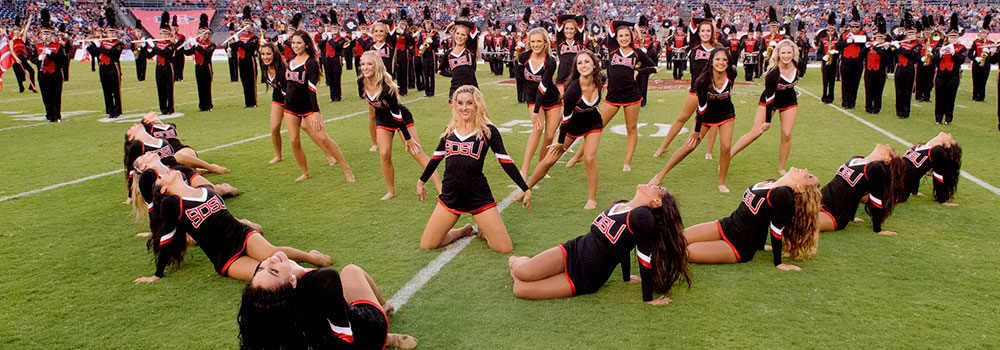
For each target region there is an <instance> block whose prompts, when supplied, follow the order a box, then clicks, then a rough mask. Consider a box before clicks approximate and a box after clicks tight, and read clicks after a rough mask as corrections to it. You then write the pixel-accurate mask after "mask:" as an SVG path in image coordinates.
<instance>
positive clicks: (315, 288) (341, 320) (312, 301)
mask: <svg viewBox="0 0 1000 350" xmlns="http://www.w3.org/2000/svg"><path fill="white" fill-rule="evenodd" d="M392 311H393V307H392V305H389V304H388V303H387V302H386V300H385V298H383V297H382V292H381V291H380V290H379V287H378V285H376V284H375V281H374V280H372V277H371V276H370V275H368V273H367V272H365V270H362V269H361V268H360V267H358V266H356V265H353V264H349V265H347V266H344V269H343V270H341V271H340V274H337V271H335V270H332V269H307V268H303V267H302V266H299V264H297V263H295V262H294V261H293V260H292V259H289V258H288V255H287V254H285V253H283V252H281V251H278V252H276V253H274V255H272V256H271V257H269V258H266V259H264V260H263V261H261V262H260V265H258V266H257V269H256V271H254V274H253V277H252V279H251V280H250V281H249V282H248V283H247V284H246V287H245V288H244V289H243V299H242V301H241V302H240V311H239V314H238V315H237V316H236V320H237V322H238V323H239V326H240V335H239V338H240V348H241V349H369V350H378V349H384V348H386V347H394V348H401V349H413V348H414V347H416V346H417V339H416V338H414V337H412V336H410V335H406V334H396V333H389V321H388V320H389V316H390V315H392Z"/></svg>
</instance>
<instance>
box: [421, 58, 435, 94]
mask: <svg viewBox="0 0 1000 350" xmlns="http://www.w3.org/2000/svg"><path fill="white" fill-rule="evenodd" d="M421 61H422V62H421V68H422V70H423V74H422V75H423V76H424V78H423V79H424V95H426V96H427V97H431V96H434V87H435V86H436V85H437V84H436V83H435V80H437V79H435V78H436V76H435V75H434V74H435V70H436V67H435V66H436V65H435V64H434V53H433V52H429V51H428V52H426V53H425V54H424V55H423V56H422V57H421Z"/></svg>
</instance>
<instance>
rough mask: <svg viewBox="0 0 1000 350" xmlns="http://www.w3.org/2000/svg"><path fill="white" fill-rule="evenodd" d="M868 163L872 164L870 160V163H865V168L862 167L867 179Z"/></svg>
mask: <svg viewBox="0 0 1000 350" xmlns="http://www.w3.org/2000/svg"><path fill="white" fill-rule="evenodd" d="M868 164H871V162H868V163H865V167H864V168H861V169H862V170H861V173H862V174H865V178H866V179H867V178H868Z"/></svg>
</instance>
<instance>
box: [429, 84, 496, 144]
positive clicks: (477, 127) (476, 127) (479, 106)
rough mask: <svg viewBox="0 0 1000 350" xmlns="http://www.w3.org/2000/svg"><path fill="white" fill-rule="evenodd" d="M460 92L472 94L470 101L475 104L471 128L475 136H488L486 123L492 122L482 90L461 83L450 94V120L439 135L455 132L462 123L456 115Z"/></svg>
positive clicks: (488, 130)
mask: <svg viewBox="0 0 1000 350" xmlns="http://www.w3.org/2000/svg"><path fill="white" fill-rule="evenodd" d="M461 94H472V103H473V104H475V105H476V111H475V113H474V114H473V117H472V123H473V127H472V130H473V131H475V132H476V136H478V137H481V138H484V139H485V138H489V137H490V128H489V127H488V125H490V124H492V122H490V116H489V113H487V111H486V100H485V99H483V92H482V91H479V88H477V87H475V86H473V85H462V86H460V87H459V88H458V89H455V93H453V94H452V95H451V101H452V103H451V121H450V122H448V126H447V127H445V128H444V132H443V133H441V137H447V136H448V134H451V133H453V132H455V129H457V128H458V126H459V125H461V124H463V123H464V122H463V121H462V118H461V117H459V116H458V95H461Z"/></svg>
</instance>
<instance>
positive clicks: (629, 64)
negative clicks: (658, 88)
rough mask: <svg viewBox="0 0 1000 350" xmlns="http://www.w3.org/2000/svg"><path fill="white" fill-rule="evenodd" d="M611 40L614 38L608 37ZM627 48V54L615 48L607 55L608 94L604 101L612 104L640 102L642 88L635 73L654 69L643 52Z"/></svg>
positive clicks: (650, 71) (621, 104)
mask: <svg viewBox="0 0 1000 350" xmlns="http://www.w3.org/2000/svg"><path fill="white" fill-rule="evenodd" d="M611 40H614V38H610V37H609V42H610V41H611ZM616 43H617V42H616ZM629 49H630V50H629V53H628V54H624V53H622V50H621V49H620V48H616V49H614V50H613V51H611V53H610V54H609V55H608V57H609V58H608V95H607V97H606V98H605V102H606V103H607V104H609V105H612V106H619V107H624V106H631V105H634V104H637V103H640V102H642V90H641V89H640V88H639V83H638V82H637V81H636V80H635V73H636V72H639V74H650V73H653V72H655V71H656V66H654V65H653V61H652V60H650V59H649V58H648V57H646V55H645V54H643V53H642V52H639V51H638V50H635V49H632V48H629Z"/></svg>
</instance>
